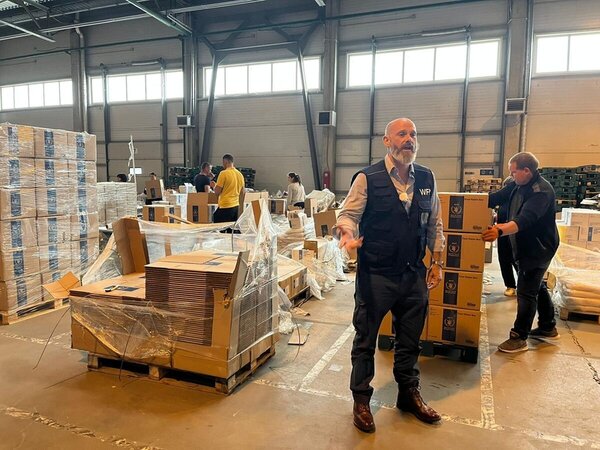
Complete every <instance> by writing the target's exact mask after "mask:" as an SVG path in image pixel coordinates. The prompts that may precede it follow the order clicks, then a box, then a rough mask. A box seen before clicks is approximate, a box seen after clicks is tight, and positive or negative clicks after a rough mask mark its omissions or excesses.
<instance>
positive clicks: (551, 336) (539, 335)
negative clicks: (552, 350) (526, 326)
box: [529, 327, 560, 341]
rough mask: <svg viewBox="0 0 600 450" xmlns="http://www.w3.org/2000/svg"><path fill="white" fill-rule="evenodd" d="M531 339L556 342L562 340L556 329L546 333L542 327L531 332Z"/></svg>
mask: <svg viewBox="0 0 600 450" xmlns="http://www.w3.org/2000/svg"><path fill="white" fill-rule="evenodd" d="M529 337H532V338H535V339H548V340H550V341H554V340H556V339H560V334H558V330H557V329H556V327H554V328H552V329H551V330H550V331H544V330H542V329H541V328H540V327H537V328H534V329H533V330H531V331H530V332H529Z"/></svg>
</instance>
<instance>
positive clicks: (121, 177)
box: [117, 173, 127, 183]
mask: <svg viewBox="0 0 600 450" xmlns="http://www.w3.org/2000/svg"><path fill="white" fill-rule="evenodd" d="M117 182H118V183H127V175H125V174H124V173H119V174H117Z"/></svg>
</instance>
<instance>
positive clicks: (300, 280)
mask: <svg viewBox="0 0 600 450" xmlns="http://www.w3.org/2000/svg"><path fill="white" fill-rule="evenodd" d="M307 277H308V270H307V269H306V267H302V268H301V269H300V270H298V271H296V272H295V273H294V274H293V275H292V297H294V296H296V295H298V294H299V293H300V292H302V291H303V290H304V289H306V287H307V282H308V278H307Z"/></svg>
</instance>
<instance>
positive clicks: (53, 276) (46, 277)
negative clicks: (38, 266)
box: [41, 272, 79, 295]
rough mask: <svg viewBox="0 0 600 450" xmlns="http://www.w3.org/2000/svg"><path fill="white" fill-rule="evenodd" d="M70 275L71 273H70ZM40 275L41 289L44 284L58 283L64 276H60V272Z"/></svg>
mask: <svg viewBox="0 0 600 450" xmlns="http://www.w3.org/2000/svg"><path fill="white" fill-rule="evenodd" d="M70 273H72V272H70ZM41 275H42V288H43V287H44V285H45V284H50V283H54V282H56V281H59V280H60V279H61V278H62V277H63V275H64V274H62V273H61V272H42V274H41ZM73 276H75V275H73ZM78 281H79V280H78ZM46 293H47V292H46ZM43 294H44V289H42V295H43Z"/></svg>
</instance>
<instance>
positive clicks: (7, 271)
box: [0, 247, 40, 280]
mask: <svg viewBox="0 0 600 450" xmlns="http://www.w3.org/2000/svg"><path fill="white" fill-rule="evenodd" d="M37 273H40V258H39V255H38V251H37V247H33V248H24V249H20V250H7V251H2V252H0V280H14V279H15V278H22V277H27V276H31V275H35V274H37Z"/></svg>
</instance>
